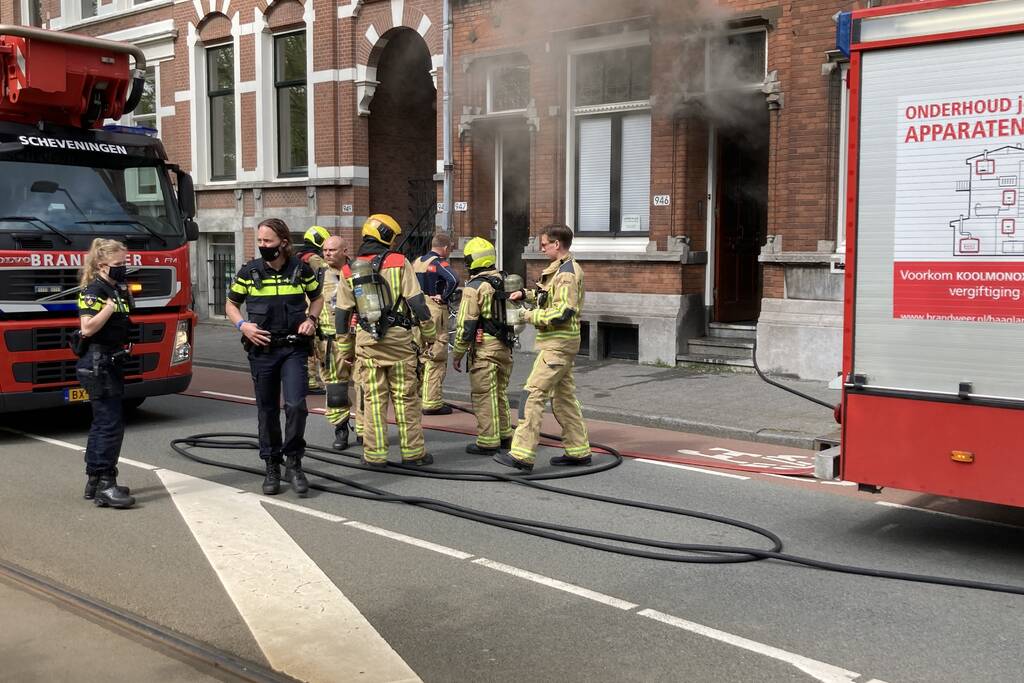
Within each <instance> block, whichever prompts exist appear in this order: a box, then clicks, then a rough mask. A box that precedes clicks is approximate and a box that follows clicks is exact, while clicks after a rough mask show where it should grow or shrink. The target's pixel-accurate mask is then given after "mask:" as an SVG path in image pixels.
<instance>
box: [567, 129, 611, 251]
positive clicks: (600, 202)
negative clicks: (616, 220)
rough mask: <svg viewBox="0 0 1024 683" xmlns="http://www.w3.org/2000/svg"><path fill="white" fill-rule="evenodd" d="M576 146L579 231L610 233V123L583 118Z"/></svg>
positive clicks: (577, 227)
mask: <svg viewBox="0 0 1024 683" xmlns="http://www.w3.org/2000/svg"><path fill="white" fill-rule="evenodd" d="M577 145H578V149H579V152H578V155H579V180H578V182H577V183H576V187H577V190H576V206H577V216H578V219H577V222H578V224H577V226H576V229H577V230H580V231H584V230H589V231H604V232H607V231H608V229H609V226H608V214H609V212H610V211H611V183H612V179H611V165H612V121H611V119H610V118H596V117H583V118H580V119H579V133H578V135H577Z"/></svg>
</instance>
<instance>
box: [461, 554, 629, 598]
mask: <svg viewBox="0 0 1024 683" xmlns="http://www.w3.org/2000/svg"><path fill="white" fill-rule="evenodd" d="M473 564H479V565H483V566H484V567H488V568H489V569H495V570H497V571H499V572H504V573H505V574H510V575H511V576H515V577H517V578H520V579H526V580H527V581H533V582H534V583H539V584H541V585H542V586H547V587H548V588H554V589H555V590H560V591H563V592H565V593H572V594H573V595H576V596H579V597H581V598H586V599H587V600H593V601H594V602H599V603H601V604H602V605H608V606H609V607H614V608H615V609H621V610H625V611H629V610H631V609H636V608H637V607H639V606H640V605H634V604H633V603H632V602H626V601H625V600H620V599H618V598H613V597H612V596H610V595H605V594H604V593H598V592H597V591H592V590H590V589H589V588H582V587H580V586H575V585H573V584H571V583H566V582H565V581H559V580H558V579H552V578H550V577H547V576H544V575H542V574H534V573H533V572H528V571H526V570H525V569H519V568H518V567H513V566H511V565H507V564H502V563H501V562H495V561H494V560H488V559H487V558H485V557H480V558H477V559H475V560H473Z"/></svg>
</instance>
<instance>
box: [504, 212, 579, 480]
mask: <svg viewBox="0 0 1024 683" xmlns="http://www.w3.org/2000/svg"><path fill="white" fill-rule="evenodd" d="M571 245H572V230H570V229H569V228H568V227H567V226H565V225H549V226H547V227H545V228H544V229H543V230H542V231H541V233H540V248H541V251H543V252H544V255H545V256H547V257H548V259H549V260H550V261H551V263H550V264H549V265H548V267H547V268H545V269H544V271H543V272H542V273H541V275H540V282H538V283H537V287H536V288H533V289H529V290H524V291H520V292H513V293H511V294H509V298H510V299H512V300H513V301H515V300H520V299H524V298H525V300H526V301H527V302H529V303H536V304H537V308H535V309H533V310H527V311H523V320H524V321H525V322H527V323H529V324H531V325H533V326H535V327H536V328H537V343H536V350H537V357H536V358H535V359H534V362H533V369H532V370H531V371H530V376H529V377H528V378H527V380H526V387H525V388H526V391H527V392H528V398H527V399H526V411H525V419H524V420H523V421H522V422H520V423H519V426H518V427H516V432H515V435H514V436H513V437H512V448H511V449H510V450H509V451H508V452H506V451H499V452H498V453H497V454H496V455H495V456H494V460H495V461H497V462H499V463H501V464H502V465H506V466H508V467H515V468H517V469H520V470H527V471H529V470H532V469H533V462H534V454H535V451H536V449H537V442H538V440H539V438H540V427H541V420H542V419H543V417H544V404H545V403H547V401H548V399H551V411H552V412H553V413H554V414H555V419H556V420H557V421H558V424H560V425H561V426H562V443H563V446H564V448H565V455H560V456H557V457H554V458H551V460H550V463H551V464H552V465H556V466H558V465H588V464H590V460H591V458H590V442H589V440H588V437H587V425H586V423H585V422H584V421H583V412H582V410H581V408H580V403H579V401H578V400H576V382H575V380H574V379H573V375H572V370H573V365H574V364H575V361H576V354H577V353H578V352H579V350H580V313H581V312H582V310H583V296H584V290H583V269H582V268H580V266H579V264H578V263H576V260H575V259H574V258H573V257H572V254H571V253H569V247H570V246H571Z"/></svg>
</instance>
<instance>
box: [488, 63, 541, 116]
mask: <svg viewBox="0 0 1024 683" xmlns="http://www.w3.org/2000/svg"><path fill="white" fill-rule="evenodd" d="M529 104H530V67H529V66H528V65H526V64H500V65H497V66H494V67H492V68H491V69H490V70H489V71H488V72H487V113H488V114H496V113H499V112H513V111H523V110H524V109H526V107H527V106H528V105H529Z"/></svg>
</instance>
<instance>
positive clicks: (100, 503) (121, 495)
mask: <svg viewBox="0 0 1024 683" xmlns="http://www.w3.org/2000/svg"><path fill="white" fill-rule="evenodd" d="M92 502H93V503H94V504H95V505H96V506H97V507H101V508H102V507H112V508H118V509H125V508H130V507H131V506H132V505H135V498H133V497H132V496H131V495H129V494H128V487H126V486H118V485H117V470H111V471H109V472H104V473H103V474H101V475H99V480H98V481H97V482H96V494H95V497H94V498H93V501H92Z"/></svg>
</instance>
